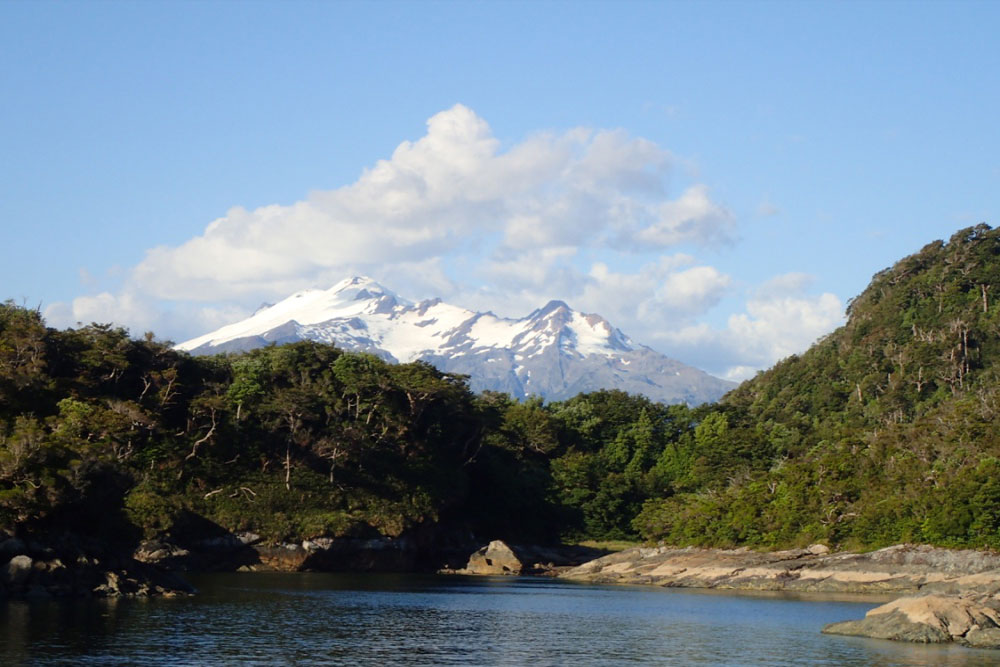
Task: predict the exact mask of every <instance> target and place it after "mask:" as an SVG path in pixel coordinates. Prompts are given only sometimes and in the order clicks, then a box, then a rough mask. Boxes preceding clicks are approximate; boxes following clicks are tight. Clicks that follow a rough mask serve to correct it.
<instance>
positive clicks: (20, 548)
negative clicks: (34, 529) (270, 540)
mask: <svg viewBox="0 0 1000 667" xmlns="http://www.w3.org/2000/svg"><path fill="white" fill-rule="evenodd" d="M85 542H86V541H85V540H82V539H80V538H78V537H74V536H68V535H60V536H57V537H55V538H54V539H53V540H52V542H51V543H46V544H43V543H41V542H38V541H35V540H30V539H29V540H21V539H18V538H15V537H7V538H6V539H3V540H0V598H3V597H10V598H28V599H46V598H54V597H146V596H154V595H160V596H173V595H181V594H187V593H192V592H193V591H194V589H193V588H192V587H191V586H190V585H188V584H187V583H186V582H185V581H183V580H182V579H180V578H179V577H177V576H176V575H173V574H171V573H169V572H164V571H162V570H160V569H158V568H156V567H152V566H150V565H148V564H145V563H141V562H139V561H137V560H135V559H133V558H130V557H128V556H123V555H122V554H120V553H116V552H115V551H114V550H113V549H109V548H104V547H98V546H94V545H90V544H86V543H85Z"/></svg>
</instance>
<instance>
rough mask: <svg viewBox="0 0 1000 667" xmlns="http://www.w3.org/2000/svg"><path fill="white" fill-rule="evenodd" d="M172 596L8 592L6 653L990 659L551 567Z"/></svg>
mask: <svg viewBox="0 0 1000 667" xmlns="http://www.w3.org/2000/svg"><path fill="white" fill-rule="evenodd" d="M192 579H193V581H194V583H195V584H196V585H197V586H198V587H199V589H200V591H201V592H200V594H199V595H198V596H196V597H193V598H184V599H173V600H120V601H74V602H31V603H26V602H14V603H8V604H6V605H0V632H2V634H0V641H2V645H0V664H3V665H19V664H24V665H64V664H82V665H164V664H175V665H237V664H239V665H255V664H256V665H272V664H288V665H293V664H294V665H355V664H403V665H524V664H531V665H533V666H541V665H574V666H582V665H617V664H634V665H876V666H883V665H884V666H889V665H995V664H998V663H1000V655H998V654H996V653H991V652H988V651H976V650H971V649H963V648H961V647H956V646H947V647H941V646H916V645H907V644H897V643H894V642H885V641H878V640H866V639H859V638H849V637H831V636H826V635H822V634H820V629H821V628H822V627H823V625H824V624H826V623H830V622H833V621H839V620H845V619H849V618H858V617H860V616H862V615H863V614H864V613H865V612H866V611H867V610H868V609H870V608H872V607H873V606H875V604H873V603H871V602H843V601H839V602H838V601H831V600H820V599H808V600H804V599H793V598H788V597H775V596H765V595H733V594H728V595H722V594H719V593H715V592H699V591H690V590H678V589H658V588H641V587H621V586H586V585H577V584H570V583H565V582H561V581H554V580H548V579H528V578H465V577H444V576H439V577H434V576H414V575H398V576H396V575H349V574H218V575H210V576H209V575H205V576H202V577H197V578H192Z"/></svg>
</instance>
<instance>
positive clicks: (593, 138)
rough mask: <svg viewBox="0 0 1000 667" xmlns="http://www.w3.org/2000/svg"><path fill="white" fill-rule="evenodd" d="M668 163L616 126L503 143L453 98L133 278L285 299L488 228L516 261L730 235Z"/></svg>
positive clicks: (217, 225) (158, 256) (487, 234)
mask: <svg viewBox="0 0 1000 667" xmlns="http://www.w3.org/2000/svg"><path fill="white" fill-rule="evenodd" d="M670 162H671V158H670V155H669V153H668V152H667V151H665V150H663V149H661V148H659V147H658V146H656V145H655V144H653V143H652V142H650V141H647V140H645V139H641V138H633V137H630V136H629V135H628V134H626V133H625V132H623V131H621V130H611V131H590V130H583V129H577V130H571V131H568V132H566V133H564V134H561V135H556V134H538V135H535V136H532V137H530V138H528V139H526V140H524V141H523V142H521V143H520V144H517V145H516V146H514V147H513V148H511V149H510V150H508V151H506V152H501V151H500V144H499V141H498V140H497V139H496V138H495V137H494V136H493V135H492V133H491V131H490V128H489V126H488V125H487V123H486V122H485V121H484V120H483V119H482V118H480V117H479V116H477V115H476V114H475V113H474V112H473V111H471V110H470V109H468V108H466V107H464V106H461V105H457V106H455V107H453V108H451V109H449V110H447V111H442V112H441V113H439V114H436V115H435V116H433V117H432V118H431V119H430V120H429V121H428V122H427V134H426V135H425V136H423V137H422V138H420V139H419V140H417V141H412V142H411V141H404V142H403V143H402V144H400V145H399V147H398V148H396V150H395V151H394V152H393V154H392V157H391V158H389V159H387V160H380V161H378V162H377V163H376V164H375V166H373V167H372V168H370V169H366V170H365V171H364V172H363V173H362V174H361V176H360V177H359V178H358V180H357V181H356V182H354V183H352V184H350V185H347V186H344V187H341V188H338V189H336V190H331V191H326V192H318V193H313V194H312V195H310V196H309V198H308V199H306V200H303V201H300V202H297V203H295V204H293V205H290V206H277V205H272V206H265V207H261V208H259V209H256V210H253V211H248V210H246V209H243V208H239V207H236V208H233V209H231V210H230V211H228V212H227V214H226V215H225V216H224V217H222V218H220V219H218V220H215V221H213V222H212V223H211V224H209V225H208V226H207V227H206V228H205V231H204V232H203V233H202V234H201V235H199V236H197V237H195V238H193V239H190V240H189V241H187V242H186V243H183V244H181V245H180V246H176V247H165V246H161V247H157V248H154V249H152V250H150V251H149V252H148V253H147V255H146V257H145V258H144V259H143V260H142V262H140V264H139V265H138V266H137V267H135V269H134V270H133V272H132V276H131V281H132V283H133V284H134V285H135V286H136V288H137V289H139V290H142V291H143V292H144V293H147V294H149V295H151V296H154V297H157V298H161V299H169V300H195V301H218V300H224V299H243V298H246V297H248V296H249V295H255V294H269V295H271V296H273V297H277V296H281V295H283V294H287V293H288V292H289V291H292V290H295V289H298V288H301V287H306V286H309V285H312V284H315V283H316V281H317V280H318V279H319V278H320V277H321V276H325V275H328V274H329V273H330V272H331V271H332V272H339V273H340V274H344V273H346V272H347V269H348V268H349V267H353V268H355V269H356V270H358V271H362V272H366V273H374V274H376V275H379V274H381V273H382V271H381V270H380V269H382V268H384V267H386V266H394V265H404V264H407V263H419V262H423V261H427V260H428V259H429V258H435V257H436V258H444V257H448V256H450V255H453V254H454V253H456V252H458V251H459V250H460V249H462V248H464V247H466V246H468V245H470V244H475V243H477V240H479V239H483V238H489V239H490V243H491V247H490V248H486V250H487V251H490V250H492V252H493V253H494V255H496V256H497V257H502V258H503V261H513V262H515V263H517V262H520V263H521V264H524V263H525V262H529V261H531V258H532V257H533V256H535V255H537V254H538V253H539V252H540V251H548V250H552V249H555V248H584V247H591V248H599V247H604V246H606V245H607V243H608V242H609V240H610V239H612V238H614V239H616V240H617V241H619V242H622V243H625V244H626V245H631V246H633V247H637V248H638V247H642V249H648V247H649V246H651V245H655V246H656V247H666V246H672V245H677V244H680V243H684V242H690V241H697V242H700V243H713V242H721V241H724V240H725V239H726V238H728V236H727V234H728V231H729V230H728V227H727V224H728V221H729V216H728V214H727V213H726V212H725V210H724V209H723V208H722V207H721V206H719V205H717V204H715V203H714V202H712V201H711V200H710V199H709V198H708V195H707V189H706V188H705V187H704V186H697V185H696V186H692V187H691V188H690V189H688V190H687V191H685V192H684V193H683V194H682V195H681V196H680V197H679V198H678V199H677V200H676V201H672V200H670V199H669V197H668V196H667V194H666V192H665V185H664V182H665V176H666V171H667V169H668V168H669V165H670ZM560 252H561V251H560ZM572 254H573V253H562V254H561V256H563V257H569V256H570V255H572ZM496 261H498V260H494V261H493V264H495V263H496ZM487 268H488V273H489V272H490V271H493V272H495V270H496V267H495V266H490V267H487ZM533 274H534V275H535V276H536V280H537V279H538V278H537V275H538V272H537V271H534V272H533Z"/></svg>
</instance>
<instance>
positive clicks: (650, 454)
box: [0, 225, 1000, 548]
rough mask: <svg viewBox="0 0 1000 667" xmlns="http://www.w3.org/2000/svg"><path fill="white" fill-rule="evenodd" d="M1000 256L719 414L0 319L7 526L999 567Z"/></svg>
mask: <svg viewBox="0 0 1000 667" xmlns="http://www.w3.org/2000/svg"><path fill="white" fill-rule="evenodd" d="M998 277H1000V233H998V232H997V231H996V230H991V229H990V228H989V227H987V226H985V225H980V226H978V227H975V228H970V229H965V230H962V231H960V232H959V233H957V234H955V235H954V236H953V237H952V238H951V239H950V240H949V241H948V242H947V243H942V242H937V243H933V244H931V245H928V246H927V247H925V248H924V249H923V250H922V251H920V252H919V253H918V254H916V255H913V256H911V257H908V258H906V259H904V260H902V261H901V262H899V263H898V264H896V265H895V266H894V267H892V268H890V269H887V270H886V271H883V272H882V273H880V274H878V275H876V276H875V277H874V279H873V281H872V283H871V285H870V286H869V287H868V289H866V290H865V292H864V293H863V294H861V295H860V296H859V297H858V298H856V299H855V300H854V301H853V302H852V303H851V304H850V307H849V310H848V322H847V324H846V325H845V326H844V327H842V328H841V329H839V330H837V331H835V332H834V333H832V334H830V335H829V336H827V337H826V338H825V339H824V340H822V341H819V342H818V343H817V344H816V345H814V346H813V347H812V348H811V349H810V350H809V351H807V352H806V353H804V354H802V355H801V356H798V357H792V358H789V359H787V360H785V361H783V362H781V363H779V364H778V365H777V366H775V367H774V368H772V369H771V370H769V371H767V372H765V373H761V374H759V375H758V376H757V377H756V378H754V379H753V380H750V381H748V382H746V383H744V384H743V385H741V386H740V387H739V388H738V389H736V390H734V391H733V392H731V393H730V394H728V395H727V396H726V397H725V398H724V399H723V400H722V402H720V403H719V404H716V405H708V406H701V407H699V408H695V409H691V408H688V407H686V406H684V405H674V406H664V405H661V404H657V403H652V402H651V401H649V400H647V399H645V398H642V397H637V396H630V395H628V394H624V393H622V392H617V391H602V392H596V393H591V394H584V395H580V396H577V397H575V398H572V399H569V400H566V401H562V402H557V403H549V404H543V403H541V402H540V401H532V400H528V401H524V402H519V401H515V400H513V399H511V398H510V397H508V396H506V395H504V394H498V393H493V392H484V393H482V394H479V395H476V394H473V393H472V392H470V391H469V389H468V386H467V383H466V381H465V379H464V378H463V377H462V376H456V375H450V374H444V373H441V372H439V371H437V370H435V369H434V368H433V367H431V366H429V365H427V364H423V363H411V364H401V365H392V364H387V363H385V362H383V361H382V360H380V359H378V358H376V357H373V356H370V355H364V354H351V353H345V352H342V351H341V350H338V349H337V348H334V347H331V346H328V345H323V344H319V343H310V342H301V343H294V344H291V345H285V346H279V347H268V348H263V349H259V350H254V351H252V352H249V353H246V354H242V355H229V356H227V355H220V356H216V357H191V356H188V355H187V354H186V353H181V352H177V351H174V350H172V349H171V348H170V346H169V345H168V344H165V343H162V342H158V341H157V340H156V339H155V337H154V336H153V335H152V334H147V336H145V337H144V338H143V339H142V340H134V339H131V338H130V337H129V335H128V333H127V332H126V331H124V330H122V329H117V328H114V327H111V326H106V325H91V326H87V327H83V328H80V329H76V330H66V331H57V330H54V329H51V328H47V327H46V326H45V323H44V322H43V321H42V318H41V317H40V315H39V314H38V313H37V312H36V311H33V310H30V309H25V308H22V307H19V306H16V305H14V304H13V303H10V302H8V303H7V304H5V305H2V306H0V527H2V528H4V529H5V530H6V531H7V532H9V533H16V534H20V535H27V534H43V533H45V532H47V531H48V532H52V531H58V530H75V531H82V532H86V533H88V534H93V535H97V536H99V537H103V538H104V539H107V540H121V541H124V542H135V541H137V540H139V539H140V538H141V537H143V536H146V537H167V538H169V537H171V536H175V535H177V534H180V533H182V532H183V531H185V530H191V526H194V525H204V524H206V523H208V522H211V523H214V524H217V526H218V527H220V529H225V530H230V531H254V532H256V533H258V534H260V535H261V536H263V537H264V539H266V540H270V541H274V542H277V541H282V540H289V539H306V538H312V537H319V536H327V537H340V536H357V537H364V536H374V535H388V536H398V535H405V534H408V533H409V532H412V531H416V530H422V529H426V528H427V527H437V528H444V529H446V530H454V531H458V532H464V533H469V532H472V533H474V534H475V535H476V536H477V538H479V539H481V540H488V539H494V538H505V539H511V540H521V541H535V542H552V541H556V540H559V539H582V538H639V537H641V538H645V539H650V540H665V541H667V542H671V543H675V544H705V545H734V544H748V545H752V546H761V547H778V546H789V545H796V544H806V543H810V542H816V541H826V542H828V543H830V544H842V545H845V546H850V547H854V548H864V547H876V546H881V545H885V544H889V543H893V542H900V541H914V542H927V543H934V544H941V545H955V546H958V545H962V546H979V547H982V546H992V547H1000V438H998V436H997V434H996V431H997V429H996V426H997V424H996V420H997V411H998V408H1000V405H998V385H997V381H998V368H997V365H998V357H1000V314H998V313H1000V306H998V305H997V304H996V303H995V298H994V297H995V296H1000V295H998V294H997V292H998V291H1000V287H997V286H996V285H995V283H996V282H997V281H998Z"/></svg>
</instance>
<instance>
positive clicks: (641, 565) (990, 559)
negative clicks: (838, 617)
mask: <svg viewBox="0 0 1000 667" xmlns="http://www.w3.org/2000/svg"><path fill="white" fill-rule="evenodd" d="M560 576H563V577H566V578H568V579H575V580H578V581H588V582H594V583H620V584H646V585H653V586H677V587H685V588H722V589H743V590H772V591H803V592H821V593H880V594H892V593H899V594H905V593H911V594H912V593H917V592H922V593H931V592H933V593H938V594H950V595H955V594H958V593H962V592H979V593H992V592H994V591H997V590H1000V556H998V555H996V554H991V553H986V552H981V551H971V550H967V551H951V550H948V549H938V548H934V547H928V546H912V545H897V546H894V547H888V548H886V549H881V550H879V551H874V552H871V553H863V554H859V553H829V550H828V549H827V548H826V547H825V546H823V545H813V546H812V547H809V548H807V549H792V550H787V551H774V552H757V551H751V550H749V549H730V550H726V549H699V548H694V547H688V548H683V549H677V548H671V547H652V548H647V547H641V548H636V549H629V550H626V551H622V552H619V553H616V554H611V555H608V556H605V557H603V558H598V559H597V560H594V561H591V562H589V563H585V564H583V565H581V566H579V567H576V568H573V569H572V570H569V571H567V572H564V573H563V574H561V575H560Z"/></svg>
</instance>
